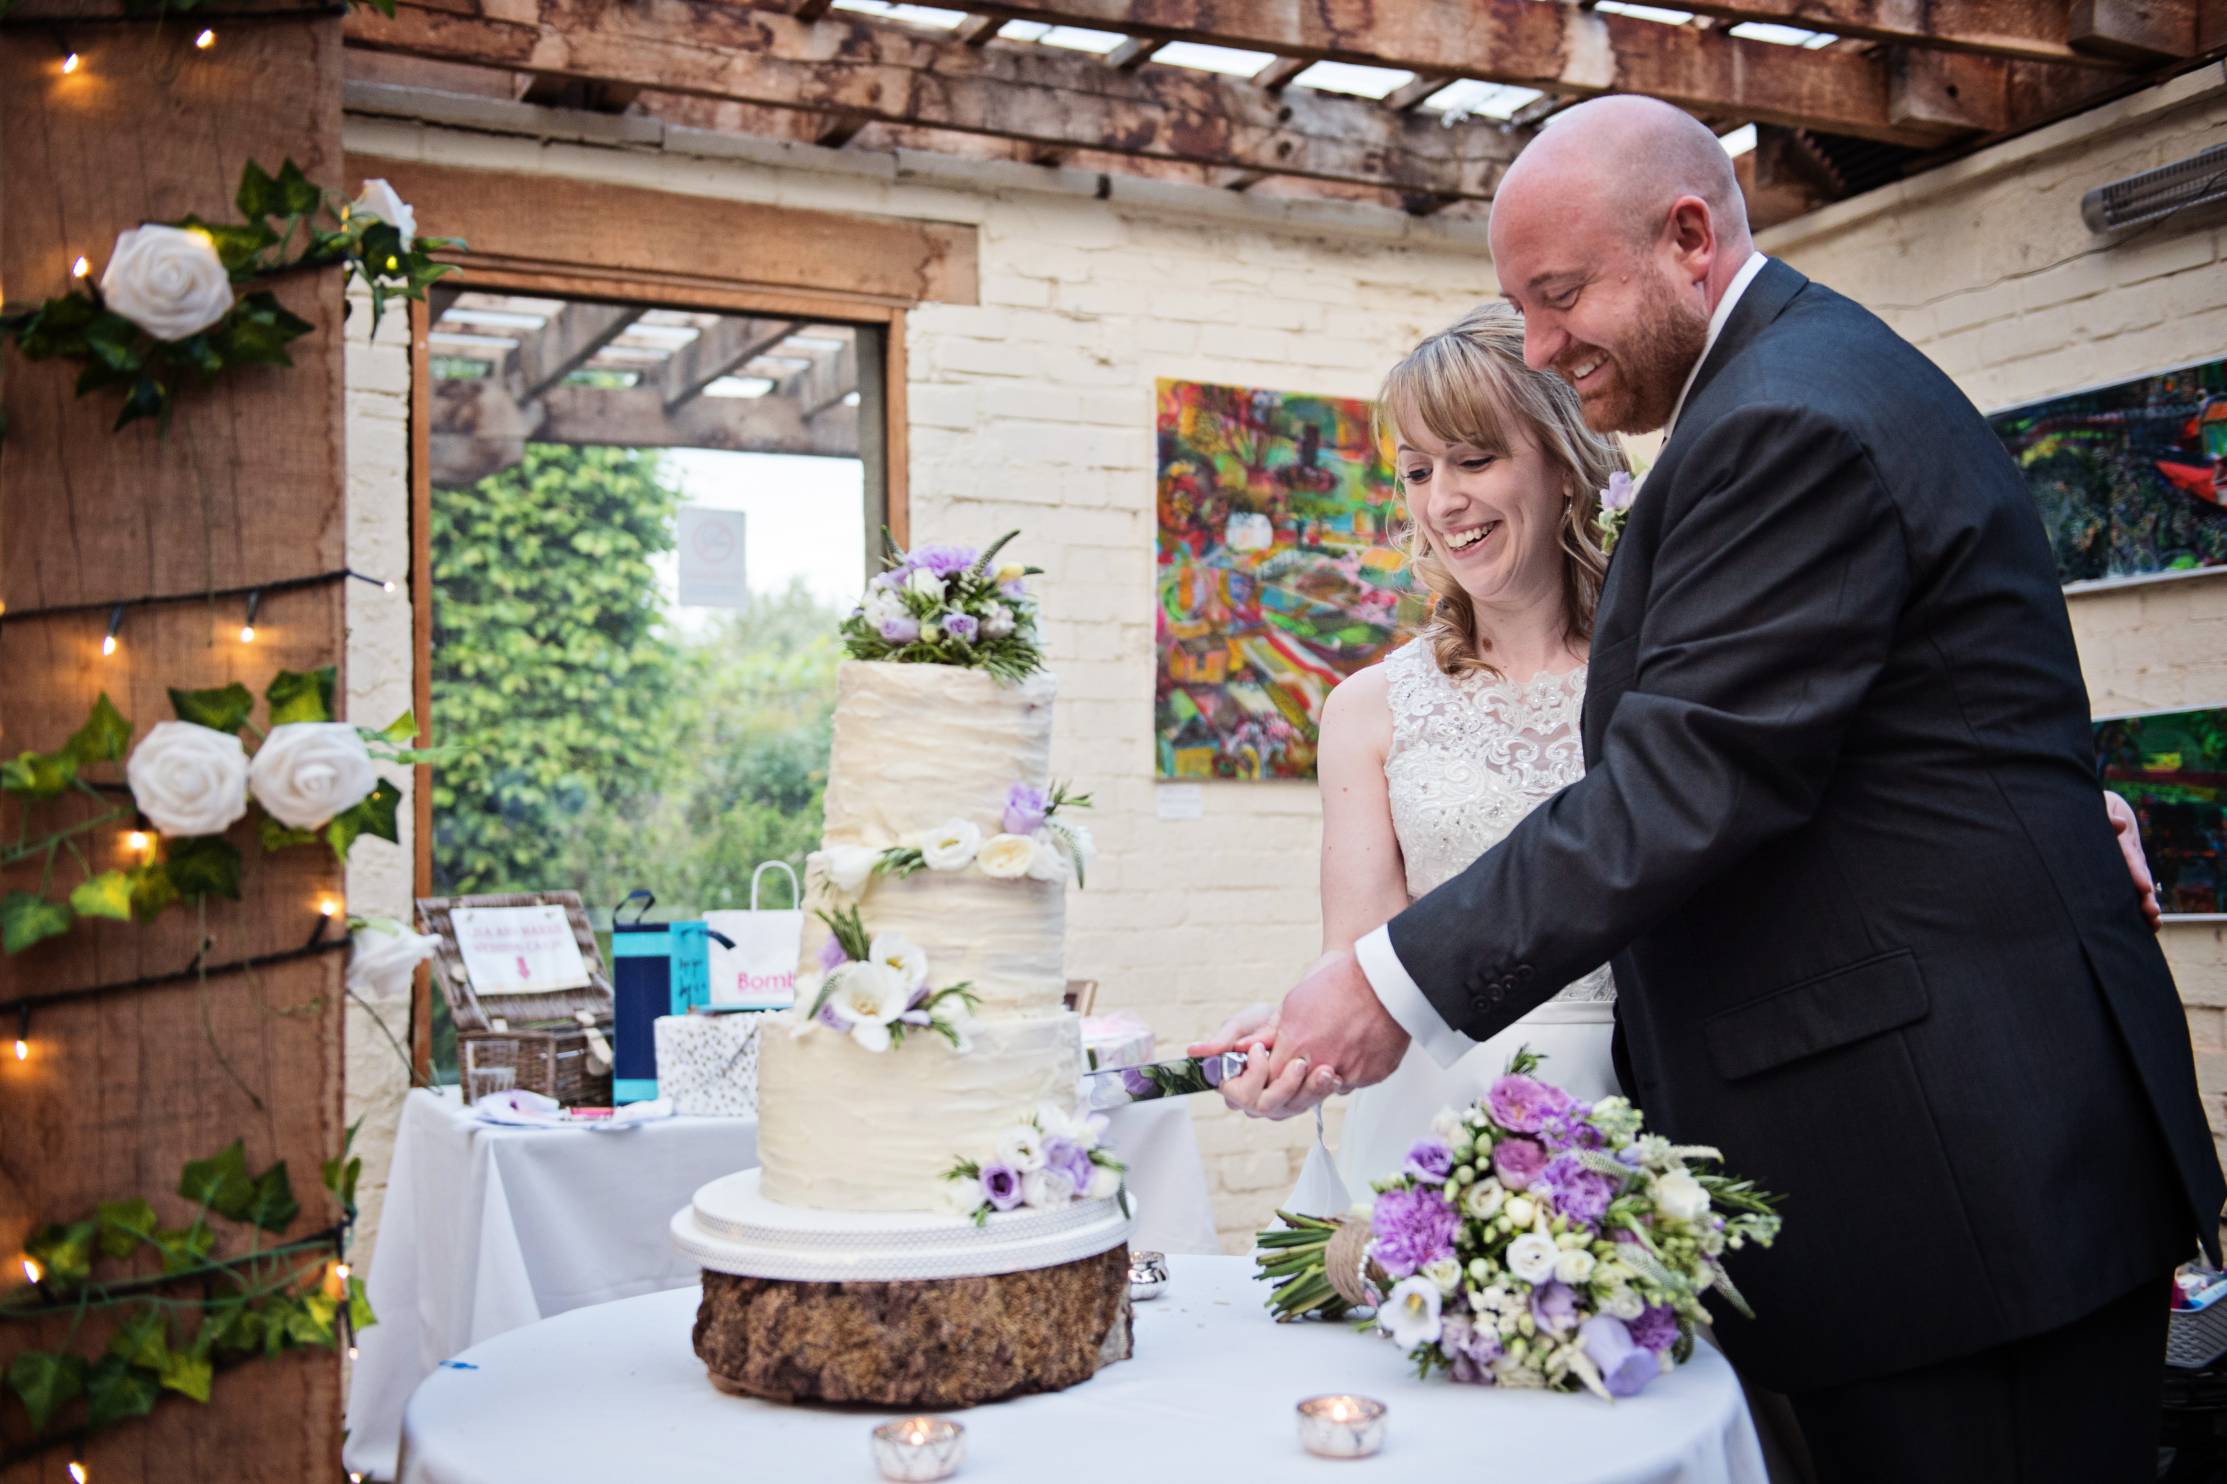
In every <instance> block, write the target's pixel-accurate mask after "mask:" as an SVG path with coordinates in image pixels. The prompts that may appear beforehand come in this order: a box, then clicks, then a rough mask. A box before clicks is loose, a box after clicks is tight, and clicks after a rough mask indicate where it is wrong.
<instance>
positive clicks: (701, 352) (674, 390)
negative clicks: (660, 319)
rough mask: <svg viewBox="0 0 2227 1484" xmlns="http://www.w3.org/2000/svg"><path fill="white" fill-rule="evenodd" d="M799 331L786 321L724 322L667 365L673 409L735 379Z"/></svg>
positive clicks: (667, 400) (665, 387) (667, 401)
mask: <svg viewBox="0 0 2227 1484" xmlns="http://www.w3.org/2000/svg"><path fill="white" fill-rule="evenodd" d="M795 329H796V325H795V323H794V322H793V321H790V320H784V319H773V320H766V319H721V320H719V321H717V322H716V323H714V324H713V325H712V326H711V327H710V328H709V329H707V330H705V331H704V332H703V333H702V334H701V335H698V336H697V337H696V338H695V339H694V340H691V341H689V342H688V344H686V345H684V346H682V347H681V348H680V349H678V350H676V351H674V352H673V356H672V359H671V360H670V361H668V362H667V363H666V365H665V372H664V384H663V388H662V390H663V392H664V395H665V406H666V408H667V410H671V409H673V408H675V407H678V406H680V404H681V403H683V402H686V401H688V400H689V399H690V398H691V397H699V396H702V395H703V391H704V388H705V387H708V386H710V385H711V384H712V383H713V382H715V381H717V380H719V378H720V377H722V376H731V375H733V374H735V373H736V372H737V371H739V370H741V369H742V368H743V367H745V366H747V365H749V364H750V363H751V362H752V361H753V360H755V359H757V358H758V357H759V356H762V355H764V354H765V353H766V352H767V351H769V350H771V349H773V348H774V347H775V346H776V345H779V344H780V343H781V342H782V341H784V340H786V339H788V338H789V335H790V334H791V333H792V332H793V331H794V330H795Z"/></svg>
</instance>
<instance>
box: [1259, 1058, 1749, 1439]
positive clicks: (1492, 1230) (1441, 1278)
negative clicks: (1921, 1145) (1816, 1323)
mask: <svg viewBox="0 0 2227 1484" xmlns="http://www.w3.org/2000/svg"><path fill="white" fill-rule="evenodd" d="M1538 1064H1539V1058H1537V1057H1536V1056H1534V1055H1532V1054H1531V1053H1530V1052H1529V1051H1528V1050H1525V1051H1519V1052H1518V1053H1517V1054H1516V1056H1515V1058H1514V1059H1513V1060H1511V1061H1510V1063H1509V1065H1508V1069H1507V1074H1506V1075H1505V1076H1503V1077H1501V1078H1500V1079H1499V1080H1498V1081H1496V1082H1495V1083H1494V1084H1493V1085H1492V1087H1491V1088H1490V1089H1489V1090H1488V1091H1487V1092H1486V1094H1485V1096H1484V1097H1483V1098H1481V1099H1479V1100H1478V1101H1477V1102H1476V1103H1475V1104H1473V1105H1472V1106H1471V1107H1469V1108H1467V1109H1463V1110H1458V1111H1457V1110H1454V1109H1447V1110H1444V1111H1441V1112H1440V1113H1439V1115H1438V1116H1437V1118H1436V1119H1435V1120H1433V1122H1432V1125H1431V1132H1430V1136H1429V1137H1428V1138H1425V1139H1421V1140H1418V1141H1417V1142H1416V1144H1415V1146H1414V1147H1413V1148H1412V1149H1410V1150H1409V1151H1408V1156H1407V1161H1406V1163H1405V1165H1404V1166H1403V1167H1402V1169H1401V1170H1400V1172H1399V1173H1398V1174H1397V1175H1395V1176H1393V1177H1392V1178H1390V1179H1388V1180H1382V1181H1379V1182H1377V1186H1376V1190H1377V1195H1376V1200H1375V1202H1374V1205H1373V1207H1372V1208H1371V1209H1370V1210H1369V1212H1368V1215H1367V1217H1366V1219H1365V1220H1363V1219H1361V1218H1360V1217H1359V1216H1358V1214H1357V1215H1356V1217H1355V1218H1354V1219H1353V1220H1350V1221H1339V1220H1325V1219H1321V1218H1317V1217H1308V1216H1295V1215H1292V1214H1290V1213H1288V1212H1279V1213H1277V1214H1278V1215H1279V1217H1281V1219H1282V1221H1283V1223H1284V1224H1283V1225H1282V1226H1280V1227H1274V1228H1271V1229H1269V1230H1268V1231H1265V1232H1262V1233H1261V1234H1260V1237H1259V1246H1260V1251H1259V1253H1258V1254H1257V1259H1258V1262H1259V1268H1260V1271H1259V1275H1258V1276H1260V1277H1261V1278H1262V1279H1264V1280H1266V1281H1269V1282H1273V1283H1275V1284H1276V1285H1277V1287H1276V1289H1275V1291H1274V1293H1273V1294H1271V1295H1270V1297H1269V1300H1268V1307H1269V1309H1270V1310H1271V1311H1272V1312H1273V1313H1274V1314H1275V1316H1276V1317H1277V1319H1279V1320H1291V1319H1298V1318H1301V1317H1303V1316H1305V1315H1309V1314H1320V1315H1323V1316H1325V1317H1331V1318H1335V1317H1337V1316H1338V1315H1341V1314H1343V1313H1345V1312H1346V1310H1347V1309H1348V1308H1362V1307H1371V1306H1373V1307H1374V1309H1375V1317H1374V1320H1373V1321H1372V1322H1371V1324H1370V1326H1369V1327H1372V1328H1375V1329H1378V1330H1381V1331H1382V1332H1383V1333H1384V1334H1386V1335H1388V1336H1390V1337H1391V1339H1392V1341H1393V1343H1394V1344H1396V1345H1398V1346H1399V1347H1400V1349H1401V1350H1403V1351H1405V1352H1406V1353H1407V1355H1408V1357H1409V1359H1411V1360H1412V1361H1414V1362H1415V1366H1416V1370H1417V1373H1418V1374H1419V1375H1421V1376H1424V1377H1428V1376H1429V1375H1430V1374H1431V1373H1432V1372H1433V1371H1439V1370H1443V1371H1445V1372H1447V1373H1448V1374H1449V1375H1451V1376H1452V1378H1453V1379H1454V1380H1456V1381H1462V1382H1470V1383H1474V1384H1478V1385H1484V1386H1510V1387H1523V1388H1533V1389H1547V1390H1555V1391H1576V1390H1579V1389H1581V1388H1582V1389H1584V1390H1586V1391H1590V1392H1592V1393H1594V1394H1595V1395H1597V1396H1599V1397H1601V1398H1603V1399H1604V1400H1608V1399H1613V1398H1616V1397H1626V1396H1634V1395H1637V1394H1638V1393H1639V1391H1640V1390H1641V1389H1642V1388H1644V1387H1645V1386H1646V1385H1647V1383H1648V1382H1649V1381H1651V1380H1653V1379H1654V1378H1655V1377H1657V1376H1659V1375H1663V1374H1666V1373H1667V1372H1669V1371H1670V1370H1671V1369H1672V1368H1673V1367H1675V1366H1676V1365H1678V1364H1680V1363H1682V1362H1684V1361H1685V1360H1686V1359H1688V1358H1689V1357H1690V1356H1691V1355H1692V1353H1693V1345H1694V1326H1696V1325H1698V1324H1706V1323H1708V1321H1709V1315H1708V1311H1707V1310H1706V1309H1705V1308H1704V1307H1703V1306H1702V1297H1703V1295H1704V1294H1707V1293H1709V1292H1711V1291H1714V1292H1716V1293H1717V1294H1719V1295H1721V1296H1722V1297H1723V1298H1724V1300H1725V1301H1726V1302H1727V1303H1729V1304H1731V1305H1732V1306H1733V1308H1735V1309H1736V1310H1738V1311H1739V1312H1740V1313H1743V1314H1746V1313H1748V1312H1749V1309H1748V1306H1747V1302H1746V1300H1744V1299H1743V1298H1742V1297H1741V1296H1740V1292H1739V1290H1738V1289H1737V1288H1735V1287H1734V1286H1733V1284H1732V1280H1731V1278H1730V1277H1729V1276H1728V1275H1727V1274H1726V1272H1725V1269H1724V1263H1723V1258H1724V1255H1725V1254H1726V1253H1727V1252H1736V1251H1738V1250H1740V1249H1741V1248H1742V1247H1745V1246H1747V1245H1748V1244H1749V1243H1754V1244H1756V1245H1758V1246H1764V1247H1768V1246H1769V1245H1771V1242H1772V1241H1773V1240H1774V1239H1775V1238H1776V1236H1777V1235H1778V1230H1779V1217H1778V1214H1777V1212H1776V1211H1775V1210H1774V1209H1773V1208H1774V1205H1775V1203H1776V1198H1775V1197H1773V1196H1770V1195H1767V1194H1765V1193H1764V1192H1762V1191H1759V1190H1757V1189H1756V1188H1755V1186H1754V1185H1753V1184H1752V1183H1750V1182H1749V1181H1746V1180H1741V1179H1737V1178H1735V1177H1733V1176H1731V1175H1727V1174H1723V1173H1720V1172H1718V1171H1715V1170H1709V1169H1703V1168H1699V1167H1700V1166H1706V1165H1715V1164H1720V1163H1721V1162H1722V1156H1720V1155H1719V1154H1718V1152H1717V1151H1716V1150H1714V1149H1710V1148H1706V1147H1702V1146H1698V1145H1680V1144H1673V1143H1671V1142H1670V1141H1669V1140H1667V1139H1664V1138H1661V1137H1659V1136H1657V1135H1653V1134H1646V1133H1643V1132H1642V1131H1641V1130H1642V1126H1643V1124H1642V1117H1641V1114H1640V1111H1639V1110H1638V1109H1637V1108H1634V1107H1633V1106H1632V1105H1631V1104H1630V1103H1629V1102H1627V1101H1626V1100H1625V1099H1623V1098H1620V1097H1611V1098H1603V1099H1602V1100H1601V1101H1599V1102H1597V1103H1593V1104H1590V1105H1588V1104H1586V1103H1582V1102H1579V1101H1578V1100H1576V1099H1574V1098H1572V1097H1571V1096H1570V1095H1569V1094H1568V1093H1567V1092H1564V1091H1563V1090H1562V1089H1561V1088H1558V1087H1555V1086H1553V1085H1552V1084H1550V1083H1547V1082H1544V1081H1541V1080H1539V1079H1538V1078H1536V1077H1534V1076H1532V1075H1531V1074H1532V1073H1533V1072H1534V1071H1536V1070H1537V1068H1538Z"/></svg>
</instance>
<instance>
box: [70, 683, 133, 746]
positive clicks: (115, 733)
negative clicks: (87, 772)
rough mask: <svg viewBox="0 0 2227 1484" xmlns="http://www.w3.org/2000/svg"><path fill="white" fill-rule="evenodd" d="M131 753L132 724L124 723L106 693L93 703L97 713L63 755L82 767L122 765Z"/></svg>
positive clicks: (92, 714) (71, 740) (102, 693)
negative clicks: (93, 764)
mask: <svg viewBox="0 0 2227 1484" xmlns="http://www.w3.org/2000/svg"><path fill="white" fill-rule="evenodd" d="M130 750H131V723H130V722H128V721H126V720H124V717H123V713H122V712H120V711H118V710H117V709H116V703H115V702H114V701H111V700H109V699H108V692H107V691H102V692H101V693H100V699H98V700H96V701H95V702H93V710H92V712H91V714H90V715H88V716H87V717H86V718H85V725H83V726H81V727H79V728H78V729H77V731H76V732H75V733H74V734H72V736H71V737H70V740H69V741H68V742H66V743H64V744H63V747H62V751H63V752H64V753H66V754H68V755H69V756H70V757H71V758H74V759H75V760H76V761H78V762H79V763H113V762H117V761H120V760H121V759H122V758H123V756H124V754H125V753H127V752H129V751H130Z"/></svg>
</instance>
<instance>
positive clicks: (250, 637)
mask: <svg viewBox="0 0 2227 1484" xmlns="http://www.w3.org/2000/svg"><path fill="white" fill-rule="evenodd" d="M240 642H241V643H242V644H253V643H254V642H255V625H253V624H251V623H244V624H241V625H240Z"/></svg>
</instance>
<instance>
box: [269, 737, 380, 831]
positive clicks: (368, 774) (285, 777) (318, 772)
mask: <svg viewBox="0 0 2227 1484" xmlns="http://www.w3.org/2000/svg"><path fill="white" fill-rule="evenodd" d="M247 783H248V788H249V789H250V790H251V791H252V792H253V793H254V794H255V802H257V803H258V804H261V805H262V806H263V811H264V812H265V813H266V814H268V815H270V816H271V818H273V819H275V820H277V821H278V822H279V823H280V824H282V825H285V826H286V827H287V828H289V829H296V830H315V829H322V828H324V827H325V826H326V825H327V824H330V823H331V822H332V819H333V816H334V815H337V814H345V813H347V812H348V811H349V810H350V809H353V808H355V807H356V805H358V804H360V803H362V802H363V801H364V800H365V799H366V798H368V797H370V794H371V791H372V790H373V789H374V788H377V787H378V786H379V771H378V769H376V768H374V767H372V765H371V753H370V752H369V751H368V750H367V749H366V748H365V747H364V745H363V738H361V737H359V736H357V735H356V729H355V728H354V727H352V726H349V725H348V724H347V723H346V722H340V721H290V722H287V723H286V724H285V725H283V726H276V727H272V728H271V734H270V735H269V736H268V737H265V738H264V739H263V745H262V746H261V747H259V748H257V749H256V750H255V761H254V762H253V763H251V764H249V765H248V770H247Z"/></svg>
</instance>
